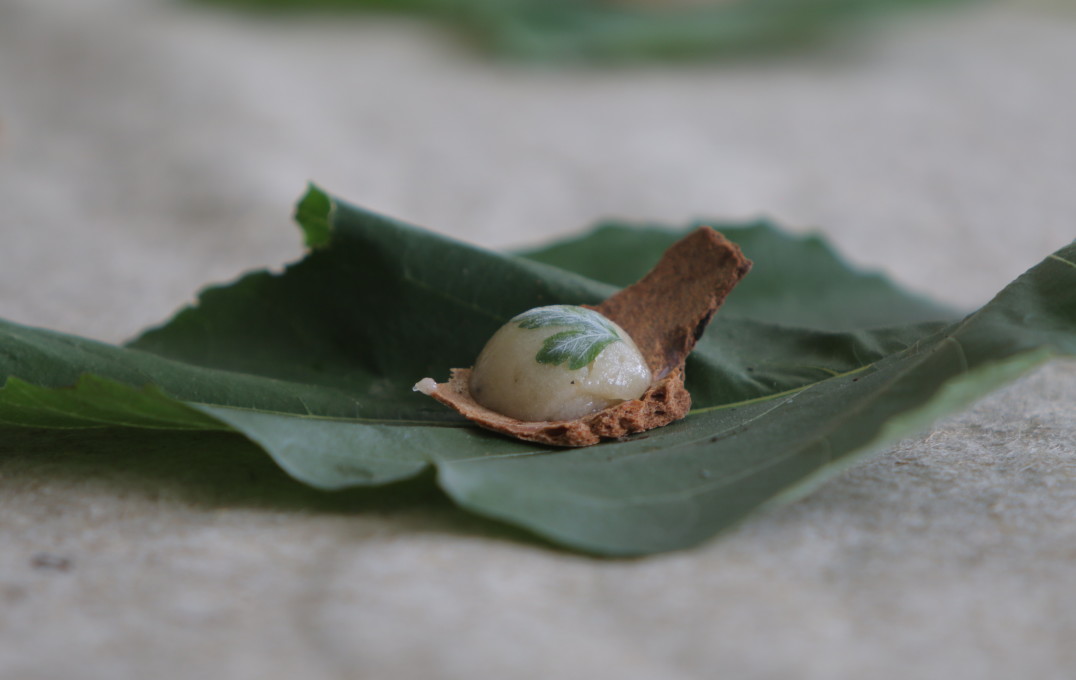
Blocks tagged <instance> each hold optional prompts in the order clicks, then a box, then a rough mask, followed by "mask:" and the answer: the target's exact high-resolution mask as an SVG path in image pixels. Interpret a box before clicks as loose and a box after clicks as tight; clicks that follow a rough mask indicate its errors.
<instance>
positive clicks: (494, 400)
mask: <svg viewBox="0 0 1076 680" xmlns="http://www.w3.org/2000/svg"><path fill="white" fill-rule="evenodd" d="M542 310H555V312H554V313H556V312H562V311H563V310H568V311H569V312H570V313H572V314H587V315H593V317H592V318H594V320H593V321H591V323H595V322H596V323H599V324H601V325H602V327H604V328H605V329H607V330H608V331H609V332H610V333H611V332H613V331H615V334H616V336H618V337H617V339H615V340H613V341H611V342H609V343H608V344H606V345H605V346H604V348H603V349H602V350H601V352H600V353H599V354H598V355H597V356H596V357H595V358H594V359H593V360H592V361H590V362H589V363H587V364H586V365H583V366H581V367H579V368H576V369H574V370H573V369H572V368H571V367H570V364H571V363H572V362H570V361H567V360H565V361H563V362H561V363H555V364H554V363H552V362H550V361H549V360H548V357H547V361H546V363H542V362H540V361H539V359H538V357H539V355H540V354H541V353H542V351H543V347H545V346H546V340H547V339H549V338H550V337H552V336H554V335H557V334H558V333H563V332H564V331H565V330H566V329H571V328H573V326H572V325H570V324H565V325H543V326H541V327H537V328H535V327H531V328H524V327H520V319H522V318H524V317H525V316H527V315H529V314H532V313H534V312H541V311H542ZM592 327H596V326H592ZM606 337H613V336H606ZM650 383H651V374H650V369H649V368H648V367H647V365H646V360H645V359H644V358H643V355H642V353H641V352H639V348H638V347H636V346H635V343H634V342H633V341H632V339H631V337H630V336H629V335H628V334H627V333H626V332H625V331H624V329H622V328H620V326H618V325H616V324H615V323H613V322H612V321H610V320H608V319H606V318H605V317H604V316H601V315H600V314H598V313H597V312H593V311H591V310H586V309H583V308H579V307H567V306H555V307H540V308H537V309H535V310H531V311H529V312H525V313H524V314H521V315H519V316H517V317H515V318H514V319H512V320H511V321H509V322H508V323H507V324H505V325H504V326H502V327H501V328H500V330H498V331H497V332H496V333H494V335H493V337H491V338H490V339H489V342H487V343H486V346H485V348H484V349H483V350H482V352H481V354H479V355H478V359H477V360H476V361H475V366H474V370H473V371H472V373H471V381H470V389H471V396H472V397H473V398H474V400H475V401H477V402H478V403H479V404H482V405H483V406H485V407H486V408H488V409H490V410H493V411H496V412H498V413H502V414H504V415H506V416H510V417H512V418H516V419H517V420H525V421H543V420H572V419H575V418H579V417H582V416H585V415H589V414H591V413H595V412H597V411H600V410H602V409H605V408H608V407H609V406H613V405H615V404H619V403H621V402H623V401H627V400H629V399H638V398H639V397H640V396H642V394H643V393H644V392H646V390H647V388H649V387H650Z"/></svg>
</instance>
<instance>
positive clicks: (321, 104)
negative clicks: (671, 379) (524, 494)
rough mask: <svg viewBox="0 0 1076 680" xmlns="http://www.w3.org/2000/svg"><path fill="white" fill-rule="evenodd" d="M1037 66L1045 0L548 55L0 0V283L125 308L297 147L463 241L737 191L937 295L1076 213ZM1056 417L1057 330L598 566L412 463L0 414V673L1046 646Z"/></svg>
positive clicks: (208, 267) (113, 323)
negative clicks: (314, 487)
mask: <svg viewBox="0 0 1076 680" xmlns="http://www.w3.org/2000/svg"><path fill="white" fill-rule="evenodd" d="M1074 64H1076V15H1074V13H1073V12H1072V11H1071V9H1070V8H1068V6H1067V5H1064V4H1063V3H1057V4H1055V3H1032V4H1028V3H1012V4H1008V5H1005V4H996V5H988V6H985V7H982V8H980V9H972V10H970V11H963V12H952V13H943V14H938V15H936V16H924V15H920V16H919V17H917V18H909V19H907V20H905V21H901V22H892V23H890V24H888V25H887V26H884V27H882V28H881V29H879V30H878V31H876V32H873V33H871V34H869V36H864V37H861V38H859V39H854V40H845V41H842V42H841V43H840V44H833V45H831V46H829V47H828V48H826V49H824V50H818V51H815V52H812V53H810V54H807V55H799V56H797V57H794V58H782V59H772V60H767V61H764V62H737V63H730V64H722V65H714V64H696V65H690V66H686V67H685V66H677V67H659V66H651V67H633V68H619V69H614V70H599V69H585V70H581V71H575V72H563V71H554V70H549V69H542V68H534V67H522V66H512V65H507V64H499V65H498V64H493V63H490V62H488V61H486V60H484V59H482V58H480V57H478V56H476V55H474V54H471V53H469V52H467V51H466V50H465V49H463V48H461V47H460V46H459V45H458V44H456V42H455V41H454V40H453V39H452V38H451V37H450V36H449V35H447V34H445V33H443V32H441V31H438V30H436V29H434V28H431V27H428V26H425V25H422V24H416V23H413V22H409V21H404V20H378V21H362V20H310V21H305V22H302V23H298V24H296V23H284V22H278V21H271V20H264V19H263V20H256V19H251V18H249V17H235V16H229V15H221V14H218V13H215V12H211V11H206V10H201V9H198V10H194V9H190V8H182V7H178V6H176V5H169V4H167V3H163V2H151V1H149V0H145V1H142V2H138V1H136V0H107V1H106V0H101V1H99V2H93V3H89V2H81V1H78V0H66V1H65V0H47V1H46V0H4V2H3V3H2V4H0V124H2V128H0V135H2V136H0V235H2V237H3V238H2V240H0V316H2V317H4V318H8V319H11V320H14V321H19V322H23V323H28V324H33V325H41V326H47V327H51V328H56V329H60V330H64V331H70V332H75V333H78V334H82V335H88V336H91V337H96V338H100V339H104V340H108V341H120V340H122V339H124V338H127V337H130V336H131V335H133V334H134V333H136V332H137V331H138V330H139V329H140V328H142V327H144V326H145V325H147V324H150V323H153V322H156V321H159V320H161V319H162V318H164V317H166V316H167V315H168V314H169V313H170V312H171V310H173V309H174V308H176V307H177V306H179V305H181V304H183V303H184V302H186V301H188V300H189V299H190V297H191V295H192V294H193V292H194V291H196V290H197V289H198V288H199V287H200V286H201V285H203V284H204V283H207V282H209V281H222V280H229V279H231V278H234V277H235V276H236V275H237V274H238V273H239V272H241V271H243V270H246V269H249V268H254V267H261V266H273V267H278V266H280V265H282V264H283V263H285V262H287V261H290V260H293V259H295V258H297V257H298V256H299V255H300V253H301V247H300V242H299V237H298V232H297V231H296V230H295V229H294V228H293V227H292V226H291V224H290V221H289V215H290V212H291V206H292V203H293V202H294V200H295V198H296V197H297V196H298V195H299V194H300V193H301V192H302V190H303V187H304V183H305V182H306V181H307V180H315V181H317V182H319V183H321V184H322V185H323V186H325V187H326V188H328V189H329V190H331V191H333V192H335V193H337V194H339V195H341V196H344V197H346V198H349V199H351V200H352V201H354V202H357V203H361V204H363V205H365V206H367V207H370V208H373V209H376V210H379V211H381V212H385V213H389V214H392V215H394V216H398V217H401V218H405V219H408V220H411V221H413V222H417V223H419V224H422V225H424V226H427V227H429V228H431V229H434V230H437V231H441V232H444V233H448V234H452V235H454V236H456V237H459V238H462V239H466V240H468V241H472V242H475V243H480V244H483V245H488V246H492V247H508V246H517V245H523V244H532V243H536V242H540V241H543V240H546V239H548V238H551V237H553V236H558V235H566V234H569V233H573V232H576V231H578V230H579V229H581V228H582V227H584V226H585V225H587V224H588V223H591V222H593V221H595V220H597V219H599V218H603V217H610V216H618V217H625V218H630V219H635V220H642V219H654V220H661V221H666V222H670V223H674V224H679V223H683V222H685V221H686V220H688V219H690V218H693V217H697V216H703V215H707V216H717V217H726V218H736V217H750V216H755V215H759V214H767V215H770V216H772V217H775V218H777V219H779V220H781V221H782V222H783V223H785V224H786V225H788V227H789V228H791V229H794V230H797V231H806V230H811V229H816V230H819V231H821V232H823V233H825V234H826V235H828V236H829V237H831V239H832V240H833V241H834V242H836V243H837V244H838V245H839V247H840V248H841V249H842V250H843V251H844V252H845V253H846V254H847V255H848V256H849V258H850V259H851V260H852V261H854V262H855V263H857V264H859V265H861V266H865V267H870V268H878V269H882V270H884V271H887V272H888V273H890V274H891V275H892V276H893V277H895V278H896V279H897V280H899V281H900V282H902V283H904V284H905V285H907V286H909V287H911V288H912V289H915V290H918V291H923V292H929V293H930V294H932V295H934V296H935V297H937V298H939V299H942V300H944V301H947V302H950V303H953V304H956V305H960V306H964V307H972V306H974V305H977V304H980V303H981V302H983V301H985V300H986V299H987V298H988V297H989V296H990V295H992V294H993V293H994V292H996V291H997V290H998V289H999V288H1000V287H1001V286H1003V285H1004V284H1005V283H1007V282H1008V281H1009V280H1011V279H1012V278H1014V277H1015V276H1016V275H1018V274H1019V273H1020V272H1021V271H1023V270H1024V269H1026V268H1027V267H1029V266H1031V265H1033V264H1035V263H1036V262H1038V261H1039V260H1041V259H1042V258H1043V257H1044V256H1045V255H1046V254H1048V253H1049V252H1051V251H1052V250H1055V249H1057V248H1059V247H1061V246H1062V245H1064V244H1066V243H1068V242H1069V241H1070V240H1071V239H1072V238H1073V236H1074V235H1076V230H1074V229H1073V219H1074V216H1076V191H1074V190H1073V187H1074V185H1076V133H1074V127H1073V124H1074V116H1073V114H1074V112H1076V87H1074V85H1076V76H1074V75H1073V74H1074V71H1073V65H1074ZM1074 413H1076V364H1074V363H1072V362H1054V363H1052V364H1049V365H1047V366H1046V367H1044V368H1043V369H1041V370H1039V371H1038V372H1036V373H1035V374H1034V375H1032V376H1030V377H1029V378H1027V379H1024V380H1022V381H1020V382H1018V383H1017V384H1015V385H1013V386H1011V387H1010V388H1007V389H1006V390H1004V391H1002V392H1000V393H998V394H996V395H994V396H992V397H990V398H989V399H987V400H985V401H983V402H981V403H980V404H979V405H978V406H976V407H975V408H973V409H972V410H970V411H968V412H967V413H964V414H962V415H959V416H957V417H954V418H951V419H949V420H947V421H945V422H943V423H940V424H939V425H938V426H937V427H936V428H935V429H934V430H933V431H932V432H930V433H928V434H924V435H923V436H921V437H917V438H914V439H910V440H908V441H906V442H904V443H902V444H901V445H899V446H896V447H894V448H893V449H892V450H890V451H888V452H886V453H885V454H883V455H881V456H879V457H877V458H876V459H874V460H873V461H872V462H870V463H867V464H865V465H862V466H860V467H858V468H855V469H854V470H852V471H850V472H848V473H846V474H844V475H843V476H842V477H840V478H838V479H837V480H835V481H833V482H831V483H829V484H828V485H826V486H825V487H823V488H822V489H821V490H820V491H818V492H817V493H815V494H814V495H813V496H811V497H809V498H808V499H807V500H804V501H801V502H799V503H797V504H794V505H791V506H787V507H785V508H783V509H781V510H778V511H773V512H770V513H767V514H765V515H762V516H759V517H755V518H753V519H751V520H750V521H748V522H747V523H746V524H745V525H743V526H742V527H740V528H739V529H737V530H736V531H734V532H732V533H730V534H728V535H726V536H724V537H722V538H721V539H718V540H714V541H711V542H709V543H707V544H706V545H704V546H702V547H700V548H698V549H695V550H691V551H686V552H682V553H677V554H671V555H665V556H658V557H653V558H648V559H640V560H634V561H599V560H593V559H589V558H586V557H582V556H577V555H573V554H567V553H561V552H557V551H554V550H550V549H547V548H545V547H541V546H540V545H538V544H536V543H531V542H527V541H525V540H521V539H520V538H519V537H518V536H517V535H515V534H512V533H511V532H505V531H501V530H499V529H497V528H495V527H492V526H491V525H489V524H487V523H484V522H482V521H480V520H474V519H471V518H469V517H467V516H465V515H463V514H462V513H458V512H456V511H454V510H452V509H451V508H450V507H449V506H448V505H447V504H446V503H443V502H441V501H439V500H438V499H437V498H436V497H427V496H422V495H419V496H418V497H416V498H413V499H407V498H405V499H401V500H393V499H391V498H385V497H379V496H374V497H372V498H370V499H366V500H363V499H362V498H360V499H359V500H358V501H357V502H356V503H357V504H354V505H355V507H354V508H353V511H351V512H343V511H341V510H339V508H338V507H337V506H335V505H333V504H331V503H328V504H326V503H322V502H321V501H319V500H318V498H317V496H316V494H312V493H308V492H305V491H303V490H301V489H297V487H294V486H293V485H290V483H289V482H288V481H287V480H285V479H283V478H282V477H280V476H279V475H276V473H275V472H274V470H273V469H271V468H270V467H269V466H268V465H266V464H264V463H263V462H262V461H261V459H257V458H249V457H247V458H243V457H242V456H240V457H239V458H241V459H242V460H238V461H237V462H235V463H232V462H229V461H220V462H214V461H213V460H212V459H209V458H207V457H206V456H205V455H204V454H203V453H202V452H200V451H196V450H193V449H192V451H191V452H190V454H191V456H192V457H193V458H194V462H192V463H187V462H186V461H187V457H186V456H185V455H179V456H177V455H175V452H172V453H169V454H168V455H161V454H160V453H158V455H156V456H155V455H154V448H155V445H154V444H153V442H152V440H150V439H147V440H146V442H145V450H146V451H145V455H144V456H141V455H137V452H136V453H133V454H129V455H128V456H127V457H126V458H122V459H118V460H117V459H116V458H115V457H112V458H110V457H109V456H107V455H103V454H102V453H101V452H100V448H101V447H100V446H98V447H97V448H96V449H95V448H94V446H93V442H92V440H91V441H89V442H87V441H84V440H82V439H80V438H78V437H74V438H70V439H61V440H58V441H54V442H47V443H43V444H42V445H41V446H39V447H37V448H36V449H35V450H23V449H18V450H14V449H13V447H11V446H6V447H2V448H0V677H3V678H30V679H37V678H42V679H44V678H48V679H53V678H56V679H59V678H101V679H106V678H107V679H110V680H111V679H115V678H147V677H155V678H179V677H196V676H198V677H228V678H239V679H246V678H250V679H254V678H258V679H262V678H297V677H304V678H315V679H317V678H415V679H431V680H439V679H442V678H443V679H453V680H454V679H457V678H458V679H463V678H477V677H497V678H506V679H508V680H515V679H516V678H567V679H571V678H606V677H608V678H633V679H634V678H662V679H664V678H671V679H676V678H703V677H719V676H720V677H736V678H767V679H769V678H773V679H786V678H789V679H792V678H796V679H798V678H818V679H823V678H826V679H829V678H842V679H843V678H847V679H853V678H856V679H858V678H866V677H870V678H900V679H902V680H904V679H906V678H947V679H949V678H998V679H1002V678H1013V677H1034V678H1039V679H1053V678H1058V679H1060V678H1073V677H1076V645H1074V644H1073V642H1074V641H1076V454H1074V452H1073V449H1074V441H1076V424H1074V422H1073V421H1074V418H1073V415H1074ZM97 444H98V445H99V444H100V442H97ZM214 466H217V467H214ZM218 468H219V469H218ZM250 477H258V479H260V480H261V481H260V482H259V484H261V486H258V484H254V485H253V487H251V486H250V484H251V482H250V479H249V478H250ZM248 488H253V489H254V491H245V490H244V489H248ZM259 489H261V490H264V489H270V490H274V489H275V491H274V492H273V493H272V494H270V493H269V491H265V492H264V493H266V494H268V495H269V496H271V497H270V498H269V499H268V500H266V499H265V498H260V497H259V496H258V494H260V493H262V492H263V491H259ZM274 494H275V495H274ZM35 558H36V560H35Z"/></svg>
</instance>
